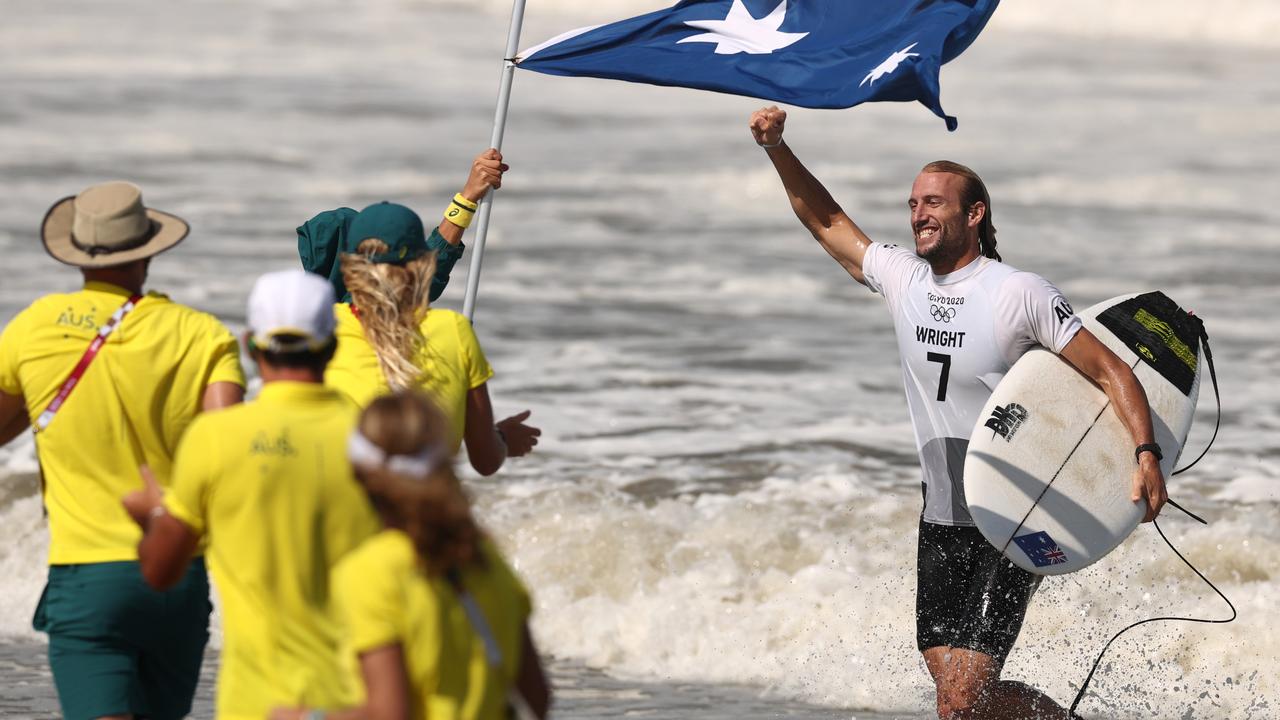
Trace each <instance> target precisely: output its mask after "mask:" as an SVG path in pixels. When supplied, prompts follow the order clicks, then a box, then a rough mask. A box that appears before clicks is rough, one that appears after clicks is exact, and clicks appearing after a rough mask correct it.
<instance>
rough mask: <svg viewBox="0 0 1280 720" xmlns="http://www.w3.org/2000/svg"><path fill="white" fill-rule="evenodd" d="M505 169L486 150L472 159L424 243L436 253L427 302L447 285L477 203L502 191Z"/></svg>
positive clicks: (498, 158)
mask: <svg viewBox="0 0 1280 720" xmlns="http://www.w3.org/2000/svg"><path fill="white" fill-rule="evenodd" d="M508 169H509V168H508V167H507V164H506V163H504V162H502V153H500V152H498V151H497V150H495V149H494V148H489V149H488V150H485V151H484V152H482V153H480V154H479V155H477V156H476V159H475V160H474V161H472V163H471V172H469V173H468V174H467V181H466V183H464V184H463V186H462V191H461V192H459V193H458V195H457V196H455V197H453V198H451V199H450V200H449V205H448V206H447V207H446V209H445V216H444V218H443V219H442V220H441V221H440V225H439V226H437V227H436V231H435V232H433V233H431V237H429V238H428V239H427V247H428V248H429V249H431V250H435V251H436V274H435V277H433V278H432V279H431V290H430V294H429V296H428V297H429V299H430V300H431V302H435V301H436V298H439V297H440V296H441V295H442V294H444V289H445V287H447V286H448V285H449V274H450V273H452V272H453V266H454V265H455V264H456V263H457V262H458V260H459V258H461V257H462V249H463V246H462V234H463V233H464V232H466V228H467V226H469V225H470V224H471V220H472V218H474V217H475V212H476V210H477V209H478V208H479V203H480V200H481V199H482V198H483V197H484V196H485V195H487V194H488V192H489V190H491V189H493V190H496V189H498V188H500V187H502V173H504V172H506V171H507V170H508Z"/></svg>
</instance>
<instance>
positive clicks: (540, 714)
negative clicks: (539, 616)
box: [516, 623, 551, 720]
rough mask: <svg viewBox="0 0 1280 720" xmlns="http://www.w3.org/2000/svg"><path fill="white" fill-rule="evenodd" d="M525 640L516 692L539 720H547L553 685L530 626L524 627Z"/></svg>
mask: <svg viewBox="0 0 1280 720" xmlns="http://www.w3.org/2000/svg"><path fill="white" fill-rule="evenodd" d="M523 632H524V638H523V640H522V641H521V647H520V674H519V675H518V676H517V677H516V690H518V691H519V692H520V697H522V698H524V701H525V704H527V705H528V706H529V709H530V710H532V711H533V714H534V715H535V716H536V717H537V718H538V720H545V718H546V717H547V713H548V712H549V711H550V710H551V684H550V683H548V682H547V675H546V673H545V672H543V670H542V660H540V659H539V658H538V648H536V647H534V644H533V636H532V635H530V634H529V625H528V624H527V623H526V624H525V626H524V630H523Z"/></svg>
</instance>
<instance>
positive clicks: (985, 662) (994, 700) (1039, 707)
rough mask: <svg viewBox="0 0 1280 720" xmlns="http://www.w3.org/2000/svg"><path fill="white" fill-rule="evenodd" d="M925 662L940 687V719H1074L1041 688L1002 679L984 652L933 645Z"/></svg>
mask: <svg viewBox="0 0 1280 720" xmlns="http://www.w3.org/2000/svg"><path fill="white" fill-rule="evenodd" d="M924 662H925V665H926V666H927V667H928V668H929V674H930V675H932V676H933V682H934V684H935V685H936V686H937V689H938V718H939V720H1073V717H1072V715H1071V713H1069V712H1067V710H1066V708H1063V707H1062V706H1061V705H1059V704H1057V703H1056V702H1054V701H1053V700H1050V699H1049V696H1047V695H1045V694H1044V693H1042V692H1040V691H1039V690H1036V689H1035V688H1033V687H1031V686H1030V685H1027V684H1025V683H1020V682H1014V681H1010V680H1001V679H1000V667H999V666H998V665H997V664H996V661H995V658H993V657H991V656H990V655H987V654H985V653H980V652H977V651H976V650H969V649H967V648H950V647H932V648H929V649H928V650H925V651H924Z"/></svg>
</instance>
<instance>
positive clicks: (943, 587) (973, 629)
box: [916, 518, 1041, 665]
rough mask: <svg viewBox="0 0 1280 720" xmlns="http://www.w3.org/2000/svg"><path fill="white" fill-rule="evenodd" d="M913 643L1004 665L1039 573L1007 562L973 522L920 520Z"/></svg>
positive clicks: (919, 646) (1037, 581)
mask: <svg viewBox="0 0 1280 720" xmlns="http://www.w3.org/2000/svg"><path fill="white" fill-rule="evenodd" d="M916 562H917V567H916V646H917V647H918V648H919V649H920V650H921V651H924V650H927V649H928V648H931V647H939V646H942V647H959V648H966V649H969V650H976V651H978V652H980V653H984V654H986V655H990V656H991V657H993V658H995V659H996V661H997V663H998V664H999V665H1003V664H1004V661H1005V658H1007V657H1008V656H1009V650H1010V649H1012V648H1013V641H1014V640H1017V639H1018V631H1020V630H1021V629H1022V619H1023V617H1025V616H1026V614H1027V605H1028V604H1029V603H1030V602H1031V596H1032V595H1033V594H1034V593H1035V591H1036V588H1037V587H1039V585H1040V579H1041V576H1039V575H1035V574H1033V573H1029V572H1027V571H1026V570H1023V569H1022V568H1020V567H1018V566H1017V565H1014V564H1013V563H1011V562H1009V561H1008V560H1007V559H1006V558H1005V557H1004V556H1003V555H1001V554H1000V551H999V550H996V549H995V548H994V547H992V546H991V543H988V542H987V540H986V538H984V537H982V533H981V532H980V531H979V530H978V529H977V528H975V527H952V526H950V525H937V524H935V523H930V522H925V521H924V519H923V518H922V519H921V520H920V540H919V544H918V546H917V558H916Z"/></svg>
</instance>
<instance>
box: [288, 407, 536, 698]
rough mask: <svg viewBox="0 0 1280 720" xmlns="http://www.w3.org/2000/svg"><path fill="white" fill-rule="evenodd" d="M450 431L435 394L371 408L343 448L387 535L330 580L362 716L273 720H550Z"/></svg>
mask: <svg viewBox="0 0 1280 720" xmlns="http://www.w3.org/2000/svg"><path fill="white" fill-rule="evenodd" d="M448 427H449V423H448V419H447V418H446V417H445V416H444V414H443V413H442V412H440V410H439V409H438V408H436V407H435V406H434V405H433V403H432V402H431V400H430V398H428V397H427V396H426V395H425V394H423V393H420V392H417V391H413V392H404V393H397V394H394V395H387V396H383V397H380V398H377V399H375V400H374V401H373V402H372V403H370V405H369V406H368V407H367V408H365V410H364V412H363V413H362V414H361V416H360V421H359V423H358V425H357V427H356V428H355V429H354V430H353V432H352V433H351V435H350V437H349V438H348V440H347V443H346V450H347V457H348V458H349V459H350V461H351V464H352V466H353V467H354V469H355V476H356V479H357V481H358V482H359V483H360V484H361V485H362V486H363V488H364V491H365V492H367V493H368V497H369V500H370V501H371V502H372V504H373V506H374V508H375V510H376V511H377V513H378V516H379V519H380V520H381V523H382V527H383V529H382V532H380V533H378V534H377V535H375V536H373V537H371V538H369V539H368V540H367V541H365V542H364V543H363V544H362V545H361V546H360V547H359V548H357V549H356V550H354V551H352V552H351V553H350V554H348V555H347V556H346V557H345V558H343V560H342V561H341V562H340V563H339V564H338V567H337V568H336V569H335V570H334V572H333V579H332V583H333V584H332V589H333V597H334V607H335V615H336V617H337V619H338V622H339V625H340V627H341V632H342V660H343V663H344V664H345V665H346V666H347V670H348V673H349V676H350V677H351V678H352V680H353V682H354V683H355V684H356V685H357V686H358V687H360V688H361V689H362V690H363V696H364V697H363V698H362V699H361V700H360V704H359V705H358V706H356V707H350V706H347V707H341V706H334V705H323V704H311V703H299V704H292V705H283V704H282V705H281V706H280V707H278V708H276V711H275V712H274V713H272V718H273V720H307V719H308V718H311V717H313V714H314V713H315V712H317V711H318V712H321V713H324V714H329V715H331V716H332V717H335V718H351V717H358V718H364V717H379V718H397V720H409V719H413V720H425V719H426V718H430V719H431V720H505V719H506V718H509V717H512V715H511V714H510V709H511V705H512V703H513V701H514V702H515V703H517V704H519V703H523V704H524V705H525V706H526V707H527V709H528V710H529V711H530V712H532V713H533V714H534V715H535V716H536V717H539V718H543V717H546V714H547V709H548V708H549V706H550V702H551V696H550V687H549V685H548V684H547V680H546V676H545V674H544V673H543V671H542V665H541V662H540V661H539V659H538V653H537V648H536V647H535V646H534V643H533V639H532V637H531V635H530V633H529V627H528V618H529V613H530V609H531V607H530V602H529V594H528V592H527V591H526V590H525V588H524V585H523V584H522V583H521V582H520V580H519V578H517V577H516V574H515V572H514V571H513V570H512V569H511V567H510V566H509V565H507V563H506V561H505V560H504V559H503V558H502V555H501V554H500V553H499V552H498V550H497V548H496V547H495V545H494V544H493V543H492V542H491V541H490V540H489V538H488V537H487V536H486V535H485V533H484V532H483V530H481V529H480V527H479V525H478V524H477V523H476V521H475V519H474V518H473V517H472V514H471V509H470V502H469V501H468V500H467V497H466V493H465V492H464V491H463V489H462V484H461V482H459V480H458V477H457V475H456V474H455V473H454V472H453V463H452V461H453V452H452V451H451V450H450V449H449V446H448V441H449V437H448Z"/></svg>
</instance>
